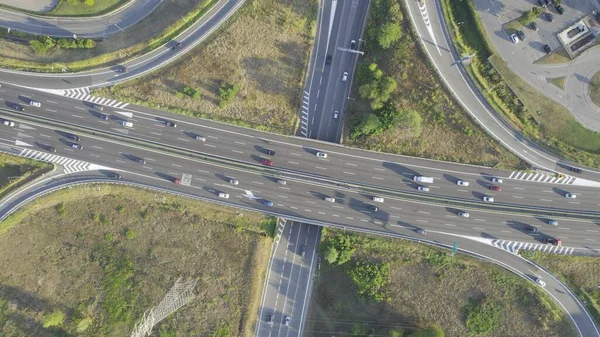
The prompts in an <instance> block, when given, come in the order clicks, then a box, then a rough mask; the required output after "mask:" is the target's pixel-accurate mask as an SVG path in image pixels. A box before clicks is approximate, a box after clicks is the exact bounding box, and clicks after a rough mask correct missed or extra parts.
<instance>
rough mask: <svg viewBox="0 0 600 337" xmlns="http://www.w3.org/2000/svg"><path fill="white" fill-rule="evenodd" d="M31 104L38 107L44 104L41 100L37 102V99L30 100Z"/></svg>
mask: <svg viewBox="0 0 600 337" xmlns="http://www.w3.org/2000/svg"><path fill="white" fill-rule="evenodd" d="M29 105H31V106H36V107H38V108H39V107H41V106H42V103H40V102H36V101H29Z"/></svg>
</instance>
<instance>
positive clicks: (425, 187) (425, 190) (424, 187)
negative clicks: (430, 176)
mask: <svg viewBox="0 0 600 337" xmlns="http://www.w3.org/2000/svg"><path fill="white" fill-rule="evenodd" d="M417 189H418V190H419V191H422V192H429V187H427V186H421V185H419V186H417Z"/></svg>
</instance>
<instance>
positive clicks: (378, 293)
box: [348, 262, 390, 302]
mask: <svg viewBox="0 0 600 337" xmlns="http://www.w3.org/2000/svg"><path fill="white" fill-rule="evenodd" d="M348 273H349V274H350V277H351V278H352V281H354V283H355V284H356V286H357V287H358V294H359V295H360V296H364V297H367V298H370V299H372V300H374V301H376V302H382V301H387V300H389V298H388V291H387V290H386V289H385V288H386V287H387V286H388V284H389V283H390V266H389V264H388V263H369V262H358V263H357V264H356V266H354V267H353V268H352V269H350V270H349V272H348Z"/></svg>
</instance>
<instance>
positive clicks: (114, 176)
mask: <svg viewBox="0 0 600 337" xmlns="http://www.w3.org/2000/svg"><path fill="white" fill-rule="evenodd" d="M108 176H109V177H110V178H113V179H117V180H118V179H121V175H120V174H118V173H116V172H110V173H109V174H108Z"/></svg>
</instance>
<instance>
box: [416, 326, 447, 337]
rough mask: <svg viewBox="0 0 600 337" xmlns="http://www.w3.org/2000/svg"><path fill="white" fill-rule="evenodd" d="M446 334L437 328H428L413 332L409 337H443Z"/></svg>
mask: <svg viewBox="0 0 600 337" xmlns="http://www.w3.org/2000/svg"><path fill="white" fill-rule="evenodd" d="M444 336H446V334H445V333H444V331H442V329H440V328H439V327H437V326H430V327H428V328H425V329H420V330H417V331H415V332H413V333H412V334H411V335H410V337H444Z"/></svg>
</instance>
